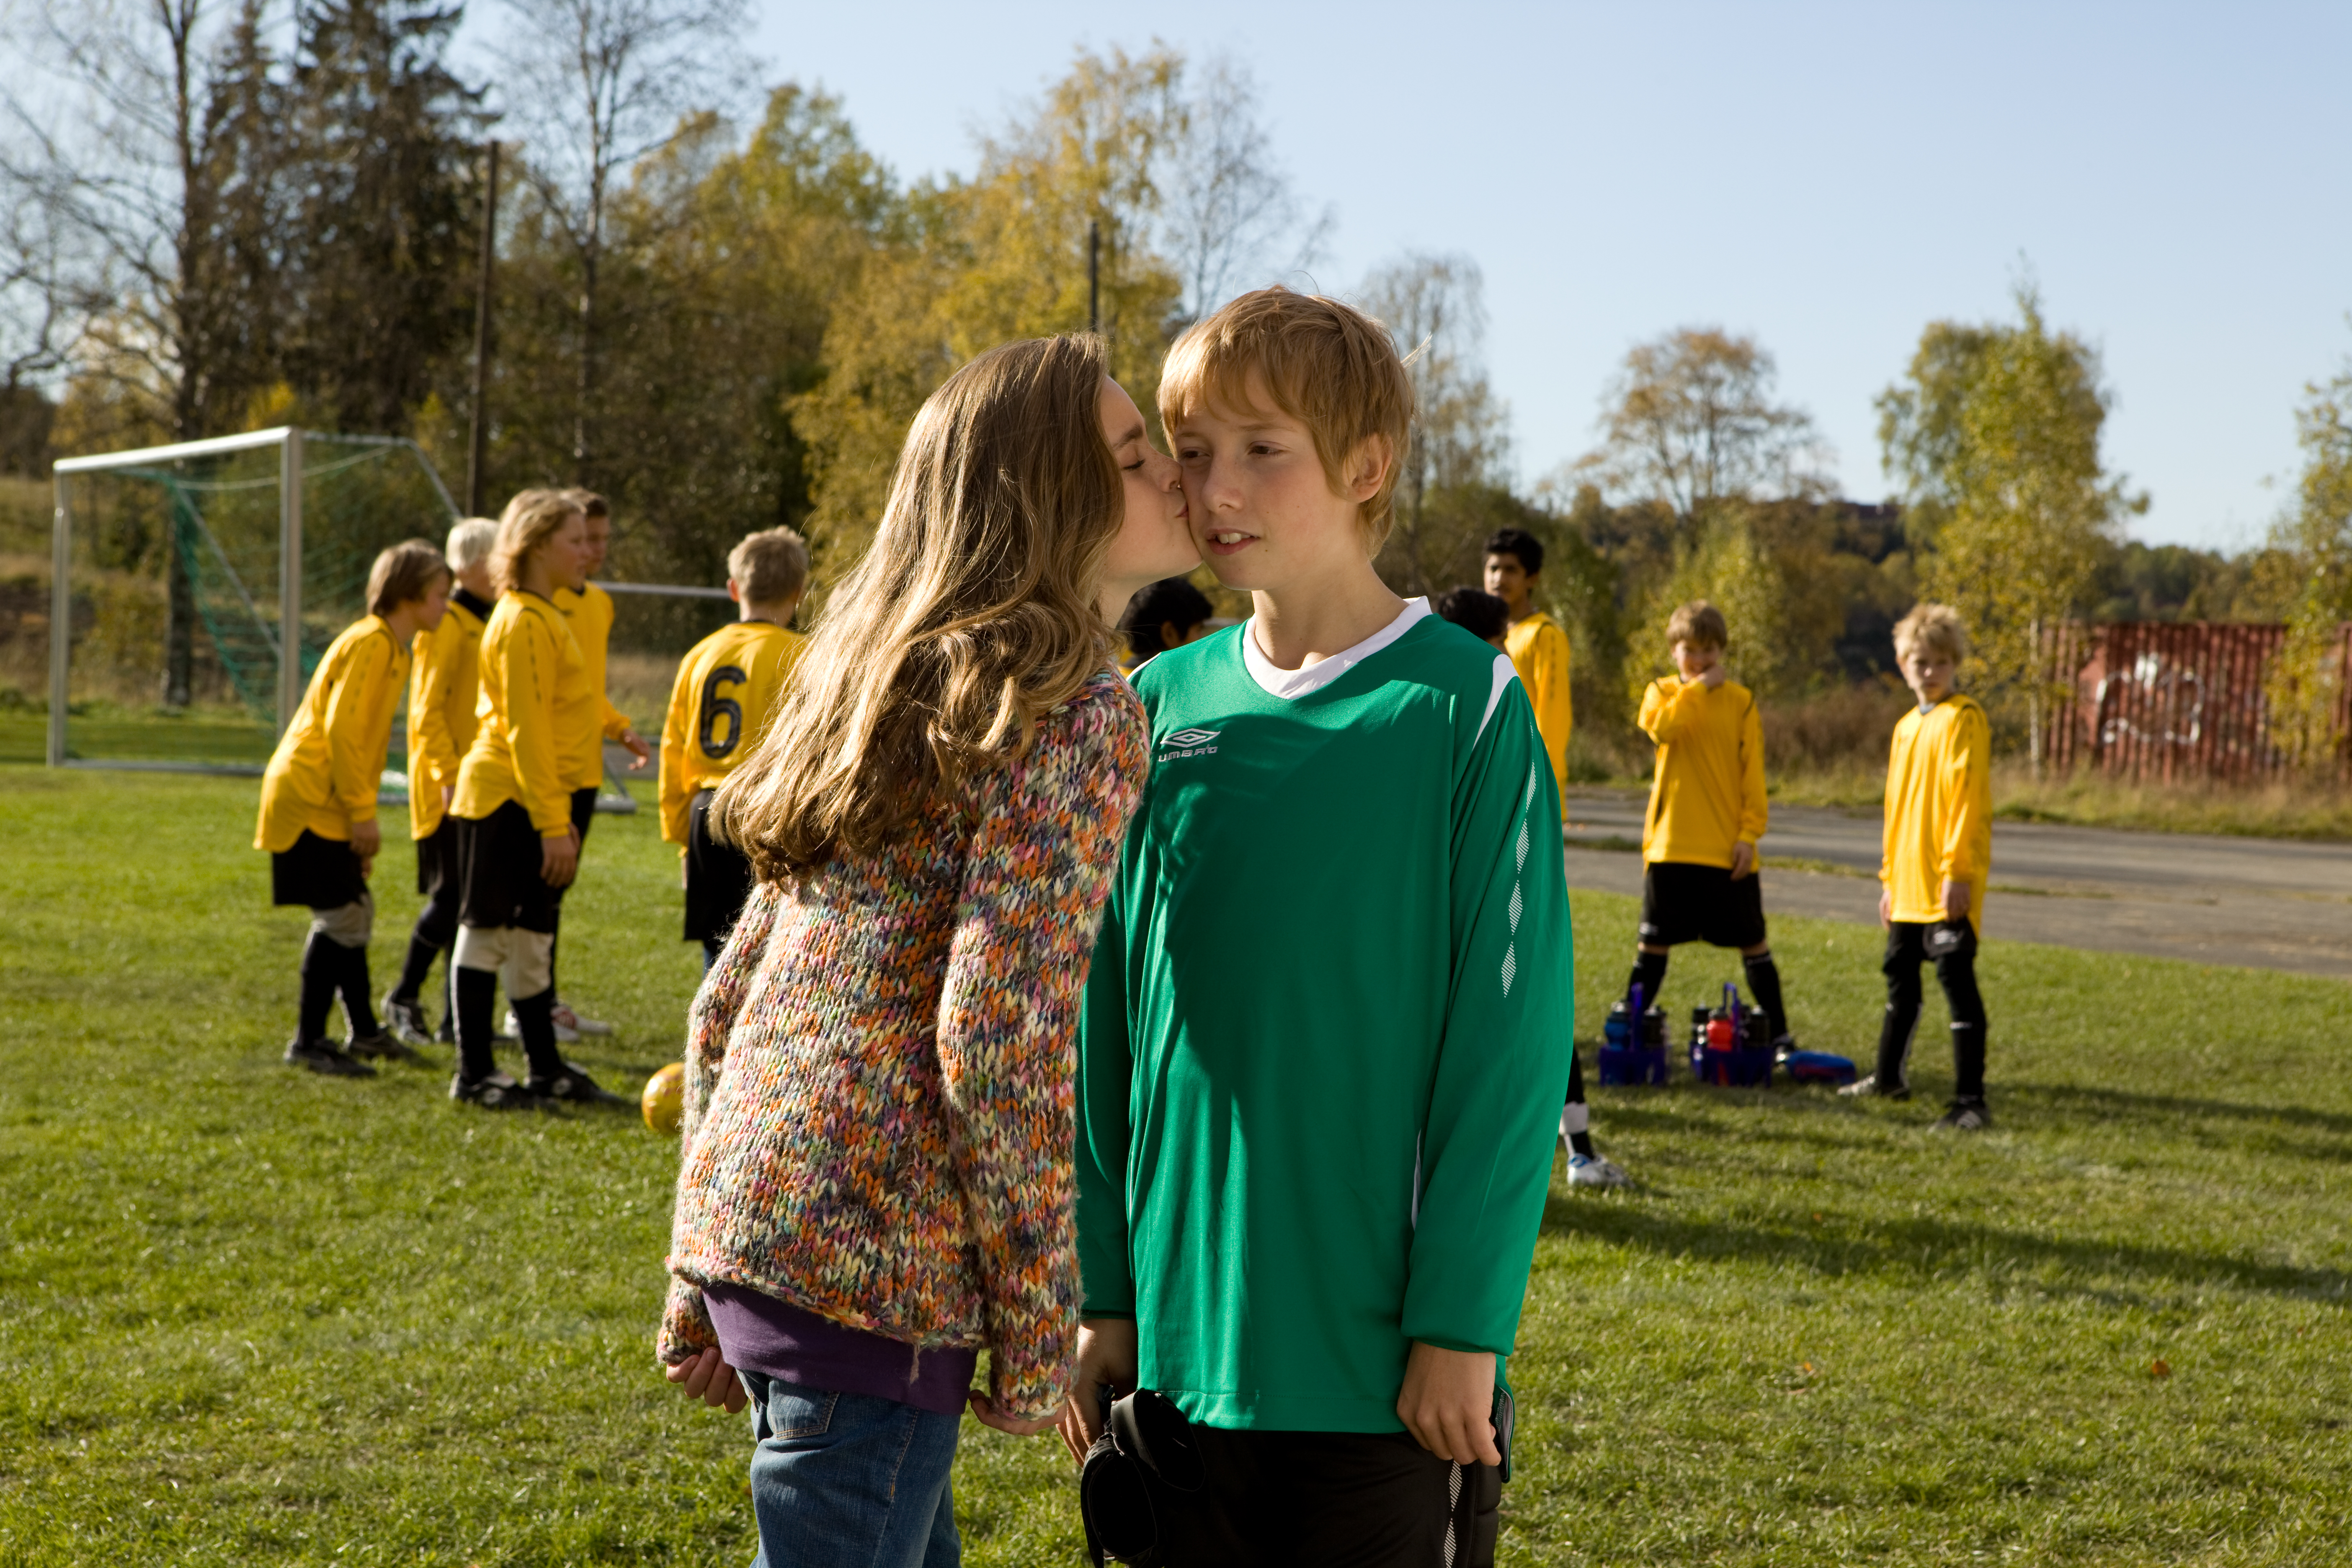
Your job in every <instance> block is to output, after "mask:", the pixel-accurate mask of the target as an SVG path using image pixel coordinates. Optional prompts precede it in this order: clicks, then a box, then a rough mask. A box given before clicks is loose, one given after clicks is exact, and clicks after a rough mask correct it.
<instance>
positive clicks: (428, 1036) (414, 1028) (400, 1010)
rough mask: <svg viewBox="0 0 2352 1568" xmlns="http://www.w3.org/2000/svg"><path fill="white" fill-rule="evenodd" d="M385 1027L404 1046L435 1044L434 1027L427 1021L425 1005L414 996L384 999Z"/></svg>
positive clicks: (387, 997)
mask: <svg viewBox="0 0 2352 1568" xmlns="http://www.w3.org/2000/svg"><path fill="white" fill-rule="evenodd" d="M383 1026H384V1027H385V1028H386V1029H389V1030H390V1031H391V1032H392V1037H393V1038H394V1039H396V1040H398V1041H399V1042H400V1043H401V1044H402V1045H404V1046H429V1045H431V1044H432V1043H433V1028H432V1026H431V1025H429V1024H427V1023H426V1022H425V1004H424V1003H422V1002H419V1001H418V1000H417V999H416V998H415V997H414V996H401V995H391V996H386V997H385V998H384V999H383Z"/></svg>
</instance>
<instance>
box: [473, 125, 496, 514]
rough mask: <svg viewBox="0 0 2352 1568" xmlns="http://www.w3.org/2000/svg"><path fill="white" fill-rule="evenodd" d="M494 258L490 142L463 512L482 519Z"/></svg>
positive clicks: (493, 176) (493, 160) (493, 146)
mask: <svg viewBox="0 0 2352 1568" xmlns="http://www.w3.org/2000/svg"><path fill="white" fill-rule="evenodd" d="M498 255H499V144H498V143H497V142H491V143H490V148H489V173H488V176H487V177H486V178H485V180H484V181H483V192H482V267H481V275H480V277H479V278H478V279H477V281H476V283H475V286H474V415H473V422H474V427H473V433H472V434H473V439H472V445H471V446H470V447H468V448H467V462H466V511H467V515H468V516H471V517H479V516H481V515H482V489H483V487H484V486H485V485H486V484H487V483H488V479H489V473H488V469H489V451H490V414H489V408H490V269H491V268H492V267H493V266H494V265H495V264H496V263H497V261H498Z"/></svg>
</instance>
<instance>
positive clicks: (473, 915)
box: [441, 800, 557, 932]
mask: <svg viewBox="0 0 2352 1568" xmlns="http://www.w3.org/2000/svg"><path fill="white" fill-rule="evenodd" d="M451 828H455V829H457V874H458V876H459V877H460V878H461V879H463V888H464V890H463V891H462V892H461V893H460V894H459V895H458V901H457V919H458V921H460V922H461V923H462V924H465V925H469V926H473V927H475V928H476V929H478V930H481V931H497V930H499V929H501V928H502V927H506V926H520V927H521V928H522V929H523V930H525V931H542V932H544V931H553V930H554V929H555V906H556V902H557V899H556V889H553V888H551V887H549V886H548V885H547V882H546V879H544V878H543V877H541V874H540V868H541V865H542V864H543V863H544V862H543V861H542V860H541V848H540V842H539V829H538V828H536V827H533V826H531V825H530V812H528V811H525V810H524V809H523V806H522V803H521V802H520V801H515V800H509V801H503V802H501V803H500V804H499V808H498V809H497V810H496V811H494V812H492V813H490V815H489V816H485V817H481V818H479V819H476V818H473V817H468V816H452V817H448V818H446V819H445V820H444V822H443V825H442V828H441V831H442V832H444V833H446V832H448V831H449V830H450V829H451Z"/></svg>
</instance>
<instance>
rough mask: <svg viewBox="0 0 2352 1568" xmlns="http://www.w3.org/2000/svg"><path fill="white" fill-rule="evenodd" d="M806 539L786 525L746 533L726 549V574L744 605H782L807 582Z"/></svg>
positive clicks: (794, 597) (793, 597) (798, 595)
mask: <svg viewBox="0 0 2352 1568" xmlns="http://www.w3.org/2000/svg"><path fill="white" fill-rule="evenodd" d="M808 569H809V560H808V541H806V540H804V539H803V538H802V537H801V536H800V535H799V534H797V533H794V532H793V531H792V530H791V529H789V528H763V529H761V531H759V532H757V533H747V534H745V535H744V536H743V542H741V543H740V544H738V545H737V546H735V548H734V549H732V550H730V551H729V552H727V575H728V576H729V577H730V579H732V580H733V582H734V584H735V586H736V588H737V589H738V590H739V591H740V592H741V594H742V595H743V602H744V603H745V604H747V605H781V604H782V603H783V602H784V601H785V600H787V599H796V598H798V597H800V592H801V589H802V588H803V587H804V586H806V584H807V583H808Z"/></svg>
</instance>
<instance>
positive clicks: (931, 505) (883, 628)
mask: <svg viewBox="0 0 2352 1568" xmlns="http://www.w3.org/2000/svg"><path fill="white" fill-rule="evenodd" d="M1107 363H1108V362H1107V359H1106V356H1105V353H1104V348H1103V342H1102V340H1101V339H1100V338H1097V337H1094V336H1092V335H1085V336H1065V337H1055V338H1035V339H1030V340H1027V341H1024V342H1013V343H1006V344H1005V345H1003V347H1001V348H996V349H992V350H990V351H989V352H988V353H984V354H982V355H981V356H980V357H979V358H978V359H975V360H973V361H972V362H971V363H970V364H967V365H965V366H964V367H963V368H962V369H961V370H959V371H957V372H956V373H955V374H953V375H951V376H950V377H949V378H948V380H947V384H945V385H943V386H941V387H940V389H939V390H938V391H937V392H934V393H933V394H931V395H930V397H929V400H928V401H926V402H925V403H924V405H923V406H922V409H921V411H920V412H919V413H918V414H917V415H916V416H915V422H914V425H913V426H912V427H911V428H910V429H909V430H908V433H907V444H906V446H905V447H903V448H902V449H901V450H900V452H899V454H898V468H897V470H896V471H895V472H894V473H893V474H892V475H891V479H890V494H889V499H888V500H887V502H886V503H885V504H884V507H883V511H882V521H881V526H880V527H879V528H878V529H877V531H876V533H875V537H874V543H873V546H872V548H871V549H869V550H868V551H867V552H866V559H865V560H864V561H862V562H860V563H858V565H857V567H856V570H855V571H853V572H852V573H850V574H849V576H848V577H847V579H845V581H844V582H843V583H842V584H841V586H840V587H839V589H837V590H836V591H835V594H834V595H833V602H832V603H831V604H830V605H827V606H826V609H825V614H824V620H823V622H822V623H821V624H820V625H819V626H818V627H817V630H816V632H815V634H814V636H813V637H811V638H810V639H809V646H808V648H807V650H806V651H805V652H804V653H803V655H802V656H801V659H800V663H799V667H798V668H797V669H796V670H795V671H794V674H793V683H792V689H791V691H790V693H789V694H788V695H787V696H786V697H785V699H784V702H783V705H782V708H781V709H780V710H778V712H777V714H776V719H775V722H774V723H773V724H772V725H770V726H769V729H768V732H767V736H766V738H765V739H764V740H762V741H761V742H760V747H759V750H758V751H756V752H753V753H752V754H751V757H750V758H748V759H747V760H746V761H745V762H744V763H743V764H742V765H741V766H740V767H739V768H737V769H736V770H735V772H734V773H732V774H731V775H730V776H729V778H728V779H727V781H726V783H725V784H722V785H721V786H720V788H719V798H718V800H717V802H716V803H715V810H716V813H717V816H718V819H719V830H720V832H721V833H722V834H723V835H724V837H726V838H727V839H728V840H729V841H730V842H731V843H733V844H735V845H737V846H738V847H740V848H741V849H742V851H743V852H744V853H745V854H746V855H747V856H749V857H750V858H751V864H752V867H753V868H754V869H755V870H756V871H757V872H758V874H759V876H760V878H761V879H762V880H767V881H772V880H775V879H780V878H784V877H791V876H799V875H804V874H806V873H808V872H810V871H814V870H815V869H817V868H820V867H822V866H824V864H825V862H826V861H828V860H830V859H832V858H834V857H835V855H841V854H848V855H863V854H871V853H873V852H874V851H876V850H877V849H880V848H881V847H883V846H884V845H885V844H887V842H888V841H889V840H890V839H891V838H892V837H894V836H895V835H896V834H897V833H898V831H899V830H900V829H901V828H903V827H904V826H906V825H907V824H908V822H910V821H911V820H912V819H913V818H914V817H915V816H917V815H919V813H920V812H921V811H923V810H924V809H925V807H926V806H928V805H929V804H930V803H931V802H933V801H935V800H937V799H939V798H940V797H941V796H943V795H948V794H950V793H952V792H953V791H954V790H955V789H956V788H957V787H959V786H960V785H961V784H962V783H963V782H964V781H965V780H966V779H968V778H970V777H971V776H972V775H973V774H975V773H981V772H983V771H985V770H986V769H988V768H991V767H993V766H996V765H998V764H999V763H1003V761H1005V760H1006V759H1008V758H1010V757H1013V756H1017V755H1019V754H1020V753H1021V752H1023V751H1024V750H1025V749H1026V748H1027V746H1028V744H1029V742H1030V738H1031V735H1032V732H1033V731H1034V726H1035V724H1036V721H1037V720H1038V718H1039V716H1040V715H1042V714H1044V713H1045V712H1047V711H1049V710H1052V709H1053V708H1055V706H1056V705H1058V704H1060V703H1063V702H1066V701H1067V700H1069V699H1070V698H1071V696H1072V695H1074V694H1075V693H1076V691H1077V689H1079V687H1081V686H1082V685H1084V684H1085V683H1086V681H1087V679H1088V678H1089V677H1090V676H1092V675H1093V674H1094V673H1095V672H1096V671H1097V670H1099V669H1102V668H1105V666H1106V665H1108V662H1109V660H1110V656H1111V640H1110V628H1109V627H1108V626H1106V625H1105V624H1104V623H1103V619H1102V615H1101V612H1100V611H1099V609H1098V608H1097V605H1096V603H1095V596H1096V593H1097V586H1098V580H1099V578H1100V577H1101V574H1102V568H1103V563H1104V560H1105V558H1106V556H1107V555H1108V552H1109V550H1110V545H1111V541H1112V539H1113V538H1114V537H1115V536H1116V535H1117V534H1118V530H1119V527H1120V524H1121V522H1122V521H1124V518H1125V515H1126V502H1125V500H1124V497H1123V494H1122V490H1121V485H1120V479H1119V473H1118V463H1117V460H1116V459H1115V458H1113V457H1112V455H1111V450H1110V447H1109V445H1108V443H1107V442H1106V441H1105V440H1104V439H1103V434H1102V419H1101V415H1100V412H1099V401H1100V398H1101V395H1102V384H1103V379H1104V376H1105V374H1106V373H1107Z"/></svg>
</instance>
